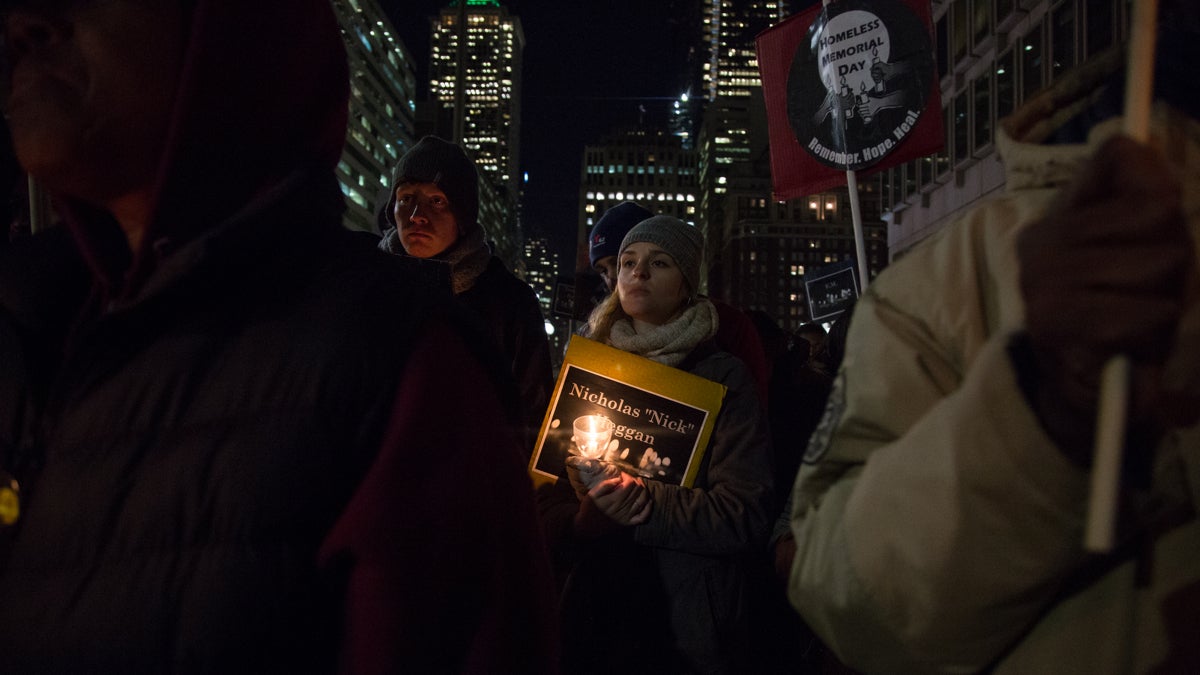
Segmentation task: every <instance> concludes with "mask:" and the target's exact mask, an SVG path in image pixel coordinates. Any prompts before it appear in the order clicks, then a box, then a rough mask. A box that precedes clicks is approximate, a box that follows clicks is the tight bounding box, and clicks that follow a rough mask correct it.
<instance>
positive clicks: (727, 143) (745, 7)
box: [698, 0, 785, 268]
mask: <svg viewBox="0 0 1200 675" xmlns="http://www.w3.org/2000/svg"><path fill="white" fill-rule="evenodd" d="M703 3H704V4H703V11H702V12H701V22H702V25H701V27H702V30H701V39H702V42H703V44H704V50H705V51H704V53H705V55H706V57H707V58H706V59H705V60H704V62H703V65H702V66H701V68H702V77H701V79H702V85H703V87H704V99H705V100H704V113H703V117H702V123H701V131H700V140H699V144H698V147H699V150H700V185H701V205H700V206H701V214H702V217H701V225H702V227H703V229H704V230H705V236H706V237H707V239H708V241H710V242H712V243H711V245H710V246H709V247H708V251H709V258H708V260H707V261H706V263H707V265H706V267H708V268H711V267H712V266H713V265H714V263H715V256H716V255H718V253H719V252H720V251H721V249H722V248H723V247H724V240H723V238H722V235H723V233H722V232H721V231H720V230H719V229H718V227H719V224H722V223H724V221H725V216H724V210H725V195H726V194H727V193H728V191H729V189H730V187H732V185H731V183H730V181H731V180H732V179H733V178H734V177H735V176H736V175H739V174H740V175H747V174H748V173H750V172H748V171H747V170H746V169H745V167H744V165H745V164H746V163H752V162H754V161H755V159H756V158H755V157H754V156H753V154H752V153H755V152H765V151H766V147H767V145H766V113H765V108H764V106H763V101H762V93H761V92H762V81H761V80H760V79H759V74H758V56H757V53H756V52H755V47H754V37H755V36H756V35H757V34H758V33H759V32H761V31H763V30H764V29H766V28H768V27H770V26H772V25H774V24H775V23H778V22H779V21H780V20H782V19H783V17H784V13H785V9H784V2H782V1H781V0H703ZM738 165H743V166H742V168H740V169H739V167H738Z"/></svg>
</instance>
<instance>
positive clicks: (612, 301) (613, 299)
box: [583, 279, 697, 343]
mask: <svg viewBox="0 0 1200 675" xmlns="http://www.w3.org/2000/svg"><path fill="white" fill-rule="evenodd" d="M683 288H684V290H686V291H687V297H685V298H684V299H683V302H681V303H679V307H677V308H676V314H678V313H679V312H680V311H682V310H683V309H685V308H687V307H691V306H692V305H694V304H696V300H697V296H696V292H695V291H693V290H692V285H691V284H690V283H688V280H687V279H684V280H683ZM621 319H630V320H632V318H631V317H630V316H629V315H628V314H627V313H625V309H624V308H623V307H621V294H620V293H619V292H618V291H617V289H616V288H615V287H614V288H613V289H612V292H611V293H609V294H608V295H607V296H605V297H604V300H602V301H600V304H598V305H596V308H595V309H593V310H592V313H591V314H589V315H588V320H587V326H586V327H585V328H584V331H585V332H584V334H583V336H584V337H586V338H590V339H592V340H596V341H597V342H604V343H607V342H608V336H609V334H610V333H611V332H612V327H613V324H615V323H616V322H618V321H620V320H621Z"/></svg>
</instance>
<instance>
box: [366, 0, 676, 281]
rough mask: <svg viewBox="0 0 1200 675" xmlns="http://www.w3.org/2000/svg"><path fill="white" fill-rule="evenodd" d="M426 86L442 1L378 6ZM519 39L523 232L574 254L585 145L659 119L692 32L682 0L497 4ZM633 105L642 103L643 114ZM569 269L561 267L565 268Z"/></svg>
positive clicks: (515, 0)
mask: <svg viewBox="0 0 1200 675" xmlns="http://www.w3.org/2000/svg"><path fill="white" fill-rule="evenodd" d="M381 4H382V6H383V8H384V11H385V12H386V13H387V14H388V16H389V19H390V20H391V22H392V24H393V26H394V27H395V29H396V32H397V34H398V36H399V37H400V39H401V40H402V41H404V43H405V45H406V46H407V47H408V48H409V50H410V51H411V52H412V53H413V57H414V60H415V61H416V63H417V64H418V70H417V80H418V83H419V87H420V88H421V91H422V92H423V94H422V95H426V94H427V92H428V84H429V70H428V60H429V49H430V48H429V33H430V23H429V20H430V17H433V16H435V15H437V14H438V13H439V12H440V11H441V9H443V8H444V7H446V6H448V5H449V4H450V3H449V1H448V0H438V1H430V0H418V1H415V2H411V1H405V2H397V1H396V0H390V1H388V0H385V1H383V2H381ZM501 4H502V5H504V6H505V7H506V8H507V9H508V11H509V12H510V13H511V14H513V15H515V16H518V17H519V18H520V20H521V23H522V25H523V26H524V33H525V39H526V46H525V55H524V61H525V63H524V74H523V81H524V89H525V91H524V97H523V107H522V113H521V114H522V129H521V171H522V172H523V174H528V177H529V181H528V183H526V184H525V186H524V213H523V225H524V227H526V228H527V231H526V232H525V234H526V236H537V235H545V236H548V237H550V238H551V240H552V241H553V245H554V249H555V250H556V251H557V252H559V253H560V254H561V255H562V256H563V259H564V260H573V259H574V243H575V242H574V236H575V232H576V225H577V222H578V211H579V201H578V190H579V174H580V167H581V161H582V158H583V150H584V146H585V145H587V144H588V143H593V142H596V141H597V140H598V139H599V138H600V137H601V136H603V135H605V134H607V133H610V132H611V131H613V130H614V129H615V128H618V127H623V126H629V125H631V124H637V123H638V121H639V116H641V115H645V116H648V117H654V118H655V120H656V121H658V122H661V123H662V124H664V125H665V124H666V121H667V113H668V111H669V110H670V107H671V105H672V103H673V102H674V101H675V100H676V99H677V98H678V96H679V94H680V93H681V92H682V91H683V90H684V88H685V86H686V84H687V78H688V75H689V73H688V70H687V58H688V49H689V47H694V46H695V43H694V42H689V40H688V38H689V36H693V35H698V29H696V28H695V27H693V26H691V25H684V22H690V21H691V20H692V19H691V15H690V14H688V13H687V12H685V11H683V9H682V8H683V7H685V6H689V5H691V4H693V3H689V2H685V1H681V0H664V1H663V2H636V1H633V0H616V1H615V2H610V3H605V4H604V5H602V6H587V7H583V6H579V5H578V4H575V3H563V2H557V3H555V2H547V1H546V0H507V1H505V0H502V2H501ZM639 108H645V113H642V111H641V110H640V109H639ZM571 271H572V270H563V272H564V273H570V272H571Z"/></svg>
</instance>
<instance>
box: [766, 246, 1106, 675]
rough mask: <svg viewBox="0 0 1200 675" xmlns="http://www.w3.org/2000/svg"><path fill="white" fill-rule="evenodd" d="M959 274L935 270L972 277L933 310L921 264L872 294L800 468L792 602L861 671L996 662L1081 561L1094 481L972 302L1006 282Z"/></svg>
mask: <svg viewBox="0 0 1200 675" xmlns="http://www.w3.org/2000/svg"><path fill="white" fill-rule="evenodd" d="M943 248H947V247H943ZM935 249H936V247H935ZM943 253H946V254H947V255H950V257H951V258H952V259H953V260H957V261H962V260H966V259H968V258H969V257H970V256H969V255H968V254H967V253H965V252H963V251H961V250H954V249H951V250H949V251H946V250H943ZM951 254H952V255H951ZM915 255H916V254H914V256H915ZM903 262H909V261H903ZM927 262H928V261H923V262H922V261H917V262H914V263H913V266H910V267H909V270H910V271H918V270H917V268H924V269H921V270H919V273H920V274H928V270H929V269H932V268H934V267H936V266H932V267H931V266H930V265H928V264H923V263H927ZM894 271H895V270H894ZM961 273H962V277H963V278H958V279H956V278H946V277H943V278H933V279H930V280H929V281H928V283H930V284H934V285H936V284H947V283H950V284H953V283H955V282H957V283H961V284H962V285H961V286H959V290H958V292H959V295H957V296H954V297H952V298H947V301H948V302H947V303H946V304H945V305H944V306H941V307H938V308H934V309H929V303H928V298H929V297H938V296H936V295H933V294H932V293H933V289H932V288H922V287H921V283H920V282H918V283H912V282H913V281H914V277H915V276H916V275H909V277H895V280H896V281H900V279H902V278H903V282H904V283H905V284H906V287H905V290H903V291H896V292H895V293H894V294H891V295H889V294H888V291H889V290H892V289H897V288H899V284H892V285H891V286H889V285H888V281H890V280H887V281H885V280H883V279H881V282H883V283H877V284H876V285H875V287H873V288H872V289H868V291H867V293H866V294H865V295H864V296H863V298H862V301H861V302H860V304H859V307H858V308H857V309H856V311H855V315H854V319H853V322H852V324H851V329H850V335H849V338H848V343H847V353H846V359H845V361H844V362H843V366H842V371H841V374H840V376H839V378H838V380H837V381H836V383H835V385H834V390H833V393H832V394H831V402H830V406H829V407H828V408H827V412H826V416H825V419H824V420H823V421H822V423H821V425H820V426H819V427H818V431H817V432H816V434H814V437H813V439H812V442H811V443H810V445H809V448H808V451H807V453H806V455H805V465H804V466H803V467H802V468H801V471H800V473H799V474H798V476H797V478H796V485H795V488H794V491H793V505H792V512H791V527H792V532H793V534H794V535H795V538H796V543H797V552H796V558H795V560H794V563H793V567H792V570H791V577H790V581H789V588H788V595H789V599H790V600H791V603H792V604H793V606H795V607H796V609H797V610H798V611H799V612H800V613H801V614H802V615H803V616H804V618H805V620H806V621H807V622H808V623H809V625H811V626H812V627H813V628H814V630H816V631H817V633H818V634H819V635H821V637H822V638H823V639H824V640H825V641H826V643H827V644H829V645H830V646H831V647H832V648H833V649H834V651H835V652H836V653H837V654H838V655H839V656H840V657H841V658H842V659H843V660H844V661H845V662H846V663H847V664H848V665H851V666H853V667H856V668H858V669H862V670H864V671H867V672H906V671H920V672H977V671H979V670H981V669H983V668H985V667H986V666H987V665H988V664H990V663H992V662H993V660H994V659H996V658H997V657H998V656H999V655H1000V654H1001V653H1002V652H1003V651H1004V650H1005V649H1006V648H1007V647H1008V646H1010V645H1011V644H1012V643H1013V642H1014V641H1015V640H1016V639H1018V637H1019V636H1020V635H1021V634H1022V633H1023V631H1025V630H1026V629H1027V628H1028V627H1029V626H1030V625H1031V624H1032V623H1033V621H1034V620H1035V619H1036V618H1037V616H1038V615H1039V614H1040V613H1041V612H1042V611H1043V610H1044V608H1045V607H1046V606H1047V605H1048V603H1050V601H1051V599H1052V598H1053V597H1054V595H1055V593H1056V592H1057V590H1058V586H1059V584H1060V583H1061V581H1062V580H1063V578H1064V577H1065V576H1066V575H1067V574H1068V573H1069V572H1070V571H1071V570H1072V569H1074V568H1075V567H1076V566H1077V565H1078V564H1079V562H1080V561H1081V560H1082V557H1083V554H1082V551H1081V547H1080V541H1081V536H1082V523H1083V515H1084V513H1083V505H1084V502H1085V496H1086V474H1084V472H1082V471H1081V470H1079V469H1078V468H1076V467H1074V466H1073V465H1071V464H1070V463H1069V462H1068V461H1067V460H1066V459H1065V458H1064V457H1063V456H1062V455H1061V454H1060V453H1059V452H1058V451H1057V449H1056V448H1055V447H1054V445H1053V444H1052V443H1051V442H1050V440H1049V439H1048V438H1047V437H1046V436H1045V434H1044V433H1043V432H1042V430H1041V428H1040V426H1039V425H1038V423H1037V421H1036V419H1035V417H1034V414H1033V412H1032V411H1031V410H1030V408H1029V407H1028V405H1027V403H1026V401H1025V400H1024V398H1023V396H1022V394H1021V392H1020V390H1019V388H1018V385H1017V382H1016V376H1015V373H1014V368H1013V365H1012V362H1011V359H1010V357H1009V354H1008V351H1007V344H1008V340H1009V336H1008V335H1006V334H1004V333H1003V332H999V331H997V332H994V333H992V334H989V331H988V325H989V323H990V322H989V321H988V320H987V318H986V317H985V316H983V315H986V314H987V313H988V311H989V310H988V309H987V308H986V307H984V306H983V305H984V304H986V302H985V303H977V302H976V299H978V298H987V297H989V296H995V295H996V294H997V293H1003V292H1004V291H1003V289H1001V290H997V289H991V288H986V287H982V286H977V285H976V284H975V282H974V279H975V278H976V275H979V278H983V276H986V275H984V274H983V273H982V272H981V270H980V269H978V268H970V266H969V265H968V266H964V268H963V269H962V270H961ZM909 292H911V293H912V295H911V296H908V295H906V293H909ZM943 292H944V293H945V294H946V295H949V294H950V291H949V290H948V289H943ZM1011 292H1012V293H1015V291H1011ZM923 293H924V294H925V295H924V297H925V299H924V300H922V299H921V296H922V294H923ZM939 304H940V303H939ZM906 308H908V309H906ZM955 322H958V323H957V324H956V323H955ZM963 335H967V337H965V338H963V337H962V336H963Z"/></svg>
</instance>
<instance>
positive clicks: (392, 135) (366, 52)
mask: <svg viewBox="0 0 1200 675" xmlns="http://www.w3.org/2000/svg"><path fill="white" fill-rule="evenodd" d="M333 8H334V11H335V12H336V13H337V17H338V23H339V24H340V26H341V29H342V38H343V40H344V42H345V44H346V54H347V58H348V61H349V65H350V116H349V122H348V125H347V129H346V146H345V148H344V149H343V150H342V158H341V161H339V162H338V166H337V177H338V182H339V183H340V184H341V187H342V193H343V194H344V195H345V196H346V214H345V216H344V217H343V219H342V222H343V224H344V225H345V226H346V227H348V228H350V229H352V230H363V231H367V232H377V231H378V227H377V226H376V223H375V215H374V209H375V206H376V202H377V201H378V200H379V199H380V198H381V197H382V196H383V195H385V194H386V191H387V188H389V187H390V185H389V182H390V176H391V170H392V167H394V166H395V164H396V161H397V160H398V159H399V158H400V156H401V155H403V154H404V153H405V152H406V151H407V150H408V148H410V147H412V143H413V124H414V115H415V111H416V107H415V104H414V100H415V97H416V88H417V81H416V74H415V72H414V66H413V60H412V56H411V54H409V52H408V50H407V49H406V48H405V47H404V45H403V44H402V43H401V42H400V40H399V39H398V38H397V37H396V31H395V29H394V28H393V27H392V24H391V22H390V21H388V18H387V16H386V15H385V14H384V12H383V10H382V9H381V8H380V7H379V3H378V2H377V1H376V0H333Z"/></svg>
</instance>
